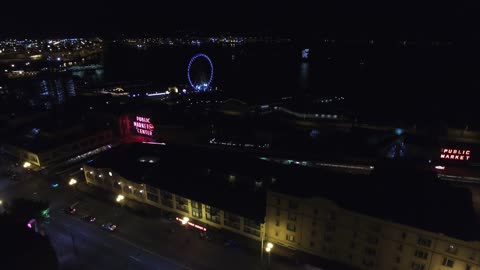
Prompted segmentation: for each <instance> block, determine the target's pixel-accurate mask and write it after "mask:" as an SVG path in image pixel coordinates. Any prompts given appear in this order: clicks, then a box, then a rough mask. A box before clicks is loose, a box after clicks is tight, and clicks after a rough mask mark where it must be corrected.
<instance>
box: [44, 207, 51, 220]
mask: <svg viewBox="0 0 480 270" xmlns="http://www.w3.org/2000/svg"><path fill="white" fill-rule="evenodd" d="M42 216H43V217H44V218H49V217H50V209H49V208H47V209H45V210H43V211H42Z"/></svg>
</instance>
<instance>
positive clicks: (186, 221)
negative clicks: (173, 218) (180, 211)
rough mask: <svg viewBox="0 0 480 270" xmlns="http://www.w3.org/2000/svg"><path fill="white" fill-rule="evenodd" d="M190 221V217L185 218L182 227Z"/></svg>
mask: <svg viewBox="0 0 480 270" xmlns="http://www.w3.org/2000/svg"><path fill="white" fill-rule="evenodd" d="M189 220H190V219H189V218H188V217H183V219H182V225H186V224H187V223H188V221H189Z"/></svg>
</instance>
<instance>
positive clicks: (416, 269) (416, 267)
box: [411, 262, 425, 270]
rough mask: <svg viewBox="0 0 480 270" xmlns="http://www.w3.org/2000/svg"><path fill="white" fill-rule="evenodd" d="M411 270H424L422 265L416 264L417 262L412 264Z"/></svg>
mask: <svg viewBox="0 0 480 270" xmlns="http://www.w3.org/2000/svg"><path fill="white" fill-rule="evenodd" d="M411 269H412V270H425V264H423V263H417V262H412V266H411Z"/></svg>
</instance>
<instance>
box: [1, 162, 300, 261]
mask: <svg viewBox="0 0 480 270" xmlns="http://www.w3.org/2000/svg"><path fill="white" fill-rule="evenodd" d="M73 176H74V177H76V178H77V179H78V181H80V182H81V181H83V179H82V178H81V177H82V174H81V172H80V171H79V172H78V173H77V175H73ZM70 177H71V175H68V174H67V175H61V176H60V177H58V178H55V180H52V179H51V178H50V177H48V176H42V175H38V174H26V175H24V176H21V177H19V180H18V181H14V182H13V181H11V180H10V179H6V178H2V177H0V199H2V200H4V201H8V200H10V199H12V198H14V197H23V198H34V199H48V200H49V201H50V210H51V218H50V219H49V223H48V224H45V231H46V233H47V235H48V236H49V237H50V239H51V241H52V244H53V246H54V249H55V250H56V252H57V256H58V258H59V262H60V265H61V269H65V270H71V269H72V270H73V269H140V270H143V269H162V270H178V269H182V270H185V269H191V270H224V269H229V270H244V269H249V270H260V269H265V265H262V262H260V259H259V257H260V256H259V254H257V252H255V251H251V250H246V249H243V248H230V247H225V246H224V245H223V242H222V241H223V239H216V237H214V240H212V241H206V240H204V239H200V237H199V232H198V231H197V230H195V229H193V228H190V229H186V228H185V227H182V226H181V225H179V223H177V222H170V221H167V220H165V219H163V218H151V217H142V216H138V215H135V214H133V213H132V212H130V211H127V209H125V208H122V207H120V206H119V205H118V204H115V203H114V202H107V201H103V200H99V199H96V198H93V197H92V196H89V195H88V194H86V193H82V192H79V191H76V190H75V189H73V188H72V187H70V186H68V185H67V181H68V179H69V178H70ZM58 179H59V180H58ZM57 180H58V182H59V187H58V188H53V187H51V186H50V184H51V183H52V181H54V182H56V181H57ZM76 201H78V202H79V204H78V214H77V215H73V216H72V215H69V214H67V213H65V212H64V211H63V209H64V208H65V206H67V205H70V204H72V203H73V202H76ZM83 214H90V215H93V216H95V217H97V220H96V222H95V223H87V222H85V221H83V220H81V219H80V216H81V215H83ZM105 222H113V223H115V224H117V225H118V229H117V230H116V231H115V232H109V231H105V230H103V229H102V228H101V224H102V223H105ZM172 230H174V232H172ZM219 238H220V237H219ZM258 253H259V252H258ZM271 269H276V270H286V269H301V268H300V267H299V266H296V265H290V264H286V263H284V262H283V261H279V260H277V259H276V258H275V256H272V267H271Z"/></svg>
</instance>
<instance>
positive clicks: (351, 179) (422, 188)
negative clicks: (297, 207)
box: [89, 144, 479, 240]
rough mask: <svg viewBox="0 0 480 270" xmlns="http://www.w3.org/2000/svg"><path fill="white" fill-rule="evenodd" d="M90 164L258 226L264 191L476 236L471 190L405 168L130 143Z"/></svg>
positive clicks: (453, 234) (466, 236)
mask: <svg viewBox="0 0 480 270" xmlns="http://www.w3.org/2000/svg"><path fill="white" fill-rule="evenodd" d="M142 160H143V161H142ZM393 164H397V165H398V164H399V163H398V162H395V163H393ZM89 165H90V166H93V167H96V168H111V169H112V170H114V171H115V172H117V173H119V174H120V175H122V176H123V177H125V178H127V179H129V180H132V181H135V182H138V183H145V184H147V185H151V186H155V187H158V188H160V189H164V190H166V191H169V192H172V193H175V194H180V195H182V196H185V197H187V198H190V199H193V200H198V201H200V202H202V203H207V204H211V205H212V206H216V207H219V208H221V209H224V210H227V211H231V212H233V213H237V214H240V215H242V216H245V217H249V218H252V219H255V220H257V221H262V220H263V217H264V216H265V207H266V204H265V195H266V190H267V189H268V188H270V189H272V190H273V191H277V192H281V193H284V194H290V195H293V196H298V197H304V198H313V197H322V198H325V199H329V200H331V201H333V202H335V203H336V204H338V205H339V206H340V207H342V208H345V209H347V210H351V211H355V212H358V213H361V214H365V215H369V216H372V217H377V218H381V219H384V220H389V221H392V222H396V223H400V224H404V225H409V226H413V227H417V228H421V229H425V230H427V231H431V232H438V233H443V234H445V235H448V236H451V237H456V238H459V239H464V240H477V239H478V238H479V236H478V235H477V233H476V232H475V230H474V228H473V226H474V225H475V222H474V215H473V206H472V201H471V194H470V192H469V191H468V190H466V189H462V188H455V187H453V186H451V185H449V184H446V183H443V182H440V181H438V180H437V178H436V176H434V175H433V174H430V172H428V171H427V172H425V171H420V172H419V171H416V170H413V169H411V167H409V166H407V165H408V164H407V165H405V164H402V166H400V167H399V166H397V165H395V166H392V164H391V163H387V164H383V163H378V164H377V165H376V168H379V169H378V170H376V171H375V172H374V173H373V174H372V175H370V176H367V175H350V174H340V173H334V172H331V171H326V170H322V169H318V168H309V167H304V166H296V165H293V166H292V165H289V166H285V165H281V164H276V163H271V162H268V161H264V160H260V159H259V158H257V157H255V156H253V155H249V154H246V153H240V152H236V153H235V152H226V151H219V150H212V149H207V148H195V147H185V146H173V145H167V146H161V145H151V144H129V145H123V146H120V147H118V148H116V149H112V150H110V151H108V152H106V153H104V154H102V155H101V156H100V157H99V158H98V159H96V160H94V161H93V162H92V163H90V164H89ZM446 215H448V218H445V216H446Z"/></svg>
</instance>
